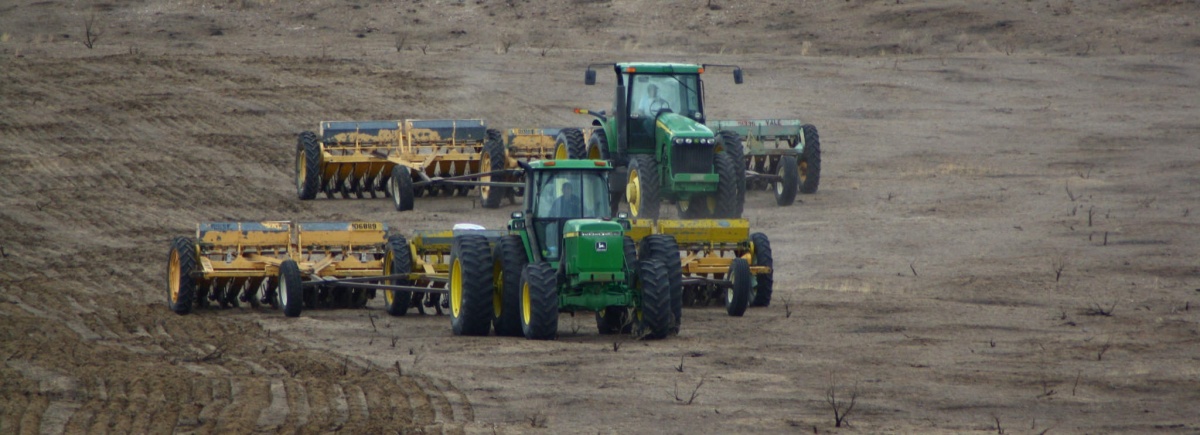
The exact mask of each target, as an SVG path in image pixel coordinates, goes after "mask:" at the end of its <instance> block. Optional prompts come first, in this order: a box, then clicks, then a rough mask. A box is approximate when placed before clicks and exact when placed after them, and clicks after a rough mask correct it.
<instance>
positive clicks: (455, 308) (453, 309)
mask: <svg viewBox="0 0 1200 435" xmlns="http://www.w3.org/2000/svg"><path fill="white" fill-rule="evenodd" d="M462 286H463V279H462V263H461V262H460V261H459V260H458V259H457V258H455V259H454V264H451V265H450V313H451V314H453V315H454V317H458V313H459V312H460V311H462V300H463V288H462Z"/></svg>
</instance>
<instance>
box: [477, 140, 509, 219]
mask: <svg viewBox="0 0 1200 435" xmlns="http://www.w3.org/2000/svg"><path fill="white" fill-rule="evenodd" d="M504 156H505V152H504V138H503V136H501V134H500V131H499V130H492V129H488V131H487V142H484V143H483V155H482V156H480V162H479V169H480V170H481V171H488V172H490V171H499V170H503V169H504V165H505V161H504V160H505V157H504ZM497 178H498V177H495V176H492V175H484V176H482V177H479V181H482V182H485V183H486V182H491V181H494V180H496V179H497ZM508 189H509V188H507V187H493V186H479V196H480V197H481V198H483V208H499V207H500V201H501V200H503V199H504V198H505V197H506V196H508Z"/></svg>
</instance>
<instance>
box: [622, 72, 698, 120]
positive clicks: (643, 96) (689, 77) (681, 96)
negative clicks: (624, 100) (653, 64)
mask: <svg viewBox="0 0 1200 435" xmlns="http://www.w3.org/2000/svg"><path fill="white" fill-rule="evenodd" d="M627 76H628V75H627ZM629 77H632V79H633V80H632V81H631V83H632V86H630V91H629V92H630V100H629V101H630V112H629V117H630V118H636V119H646V118H649V119H653V118H654V117H655V116H656V115H657V114H658V113H659V112H661V111H664V110H670V111H672V112H675V113H678V114H680V115H683V116H686V117H689V118H692V119H695V120H697V121H700V120H701V118H702V117H703V116H704V115H703V114H702V113H701V112H700V111H701V108H700V91H699V89H700V86H699V84H698V83H697V82H698V80H697V78H698V76H697V75H696V74H634V75H632V76H629ZM629 77H626V80H629Z"/></svg>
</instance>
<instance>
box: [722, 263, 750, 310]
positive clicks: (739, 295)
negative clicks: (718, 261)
mask: <svg viewBox="0 0 1200 435" xmlns="http://www.w3.org/2000/svg"><path fill="white" fill-rule="evenodd" d="M725 279H726V280H728V281H729V283H730V284H732V285H731V286H730V287H729V288H728V289H726V290H725V312H726V313H728V314H729V315H730V316H733V317H742V315H743V314H746V307H747V306H749V305H750V262H749V261H746V259H745V258H735V259H733V262H732V263H730V264H729V273H728V274H726V275H725Z"/></svg>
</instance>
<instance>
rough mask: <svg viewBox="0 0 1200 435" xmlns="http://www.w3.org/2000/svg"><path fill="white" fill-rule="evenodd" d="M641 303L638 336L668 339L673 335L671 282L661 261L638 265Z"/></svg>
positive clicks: (638, 311)
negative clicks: (668, 336)
mask: <svg viewBox="0 0 1200 435" xmlns="http://www.w3.org/2000/svg"><path fill="white" fill-rule="evenodd" d="M638 274H639V280H638V281H639V282H640V283H641V285H640V286H639V287H640V290H641V301H640V303H639V304H638V309H637V313H636V314H637V316H636V317H637V319H638V335H640V336H641V337H643V338H647V339H660V338H666V337H667V335H669V334H670V333H671V323H672V322H671V289H670V286H671V282H670V279H669V278H668V276H667V268H666V266H665V265H664V264H663V263H662V262H661V261H659V260H657V259H655V260H647V261H643V262H641V264H640V265H638Z"/></svg>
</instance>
